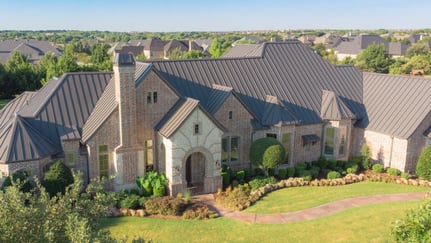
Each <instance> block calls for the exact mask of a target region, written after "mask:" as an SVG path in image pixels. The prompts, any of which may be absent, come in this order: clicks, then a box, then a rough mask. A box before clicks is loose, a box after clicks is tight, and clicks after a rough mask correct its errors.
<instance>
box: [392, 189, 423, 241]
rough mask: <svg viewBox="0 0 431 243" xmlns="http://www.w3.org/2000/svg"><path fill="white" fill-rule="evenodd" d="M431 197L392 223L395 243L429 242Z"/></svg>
mask: <svg viewBox="0 0 431 243" xmlns="http://www.w3.org/2000/svg"><path fill="white" fill-rule="evenodd" d="M430 222H431V197H429V196H428V197H427V198H426V199H425V200H423V201H422V202H421V205H420V206H419V207H418V208H416V209H415V210H411V211H410V212H408V213H407V215H406V217H405V218H404V219H401V220H397V221H395V222H394V225H393V227H392V235H394V237H395V240H396V242H429V241H430V236H431V224H430Z"/></svg>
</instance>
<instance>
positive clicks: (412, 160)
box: [405, 112, 431, 172]
mask: <svg viewBox="0 0 431 243" xmlns="http://www.w3.org/2000/svg"><path fill="white" fill-rule="evenodd" d="M430 126H431V112H430V113H428V115H427V116H425V119H424V120H423V121H422V122H421V124H420V125H419V126H418V128H417V129H416V131H415V132H414V133H413V135H412V136H411V137H410V138H409V139H408V147H407V158H406V168H405V170H406V171H410V172H414V171H416V164H417V161H418V159H419V156H420V154H421V152H422V150H423V148H424V147H425V146H426V141H427V138H426V137H425V136H424V132H425V131H426V129H428V128H429V127H430Z"/></svg>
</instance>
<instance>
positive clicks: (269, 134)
mask: <svg viewBox="0 0 431 243" xmlns="http://www.w3.org/2000/svg"><path fill="white" fill-rule="evenodd" d="M266 137H267V138H275V139H277V134H275V133H267V134H266Z"/></svg>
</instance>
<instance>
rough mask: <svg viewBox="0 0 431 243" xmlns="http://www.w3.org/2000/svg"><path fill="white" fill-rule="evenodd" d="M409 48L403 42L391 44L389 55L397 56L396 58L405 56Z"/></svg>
mask: <svg viewBox="0 0 431 243" xmlns="http://www.w3.org/2000/svg"><path fill="white" fill-rule="evenodd" d="M407 48H409V46H408V45H406V44H403V43H401V42H389V51H388V54H389V55H396V56H405V55H406V51H407Z"/></svg>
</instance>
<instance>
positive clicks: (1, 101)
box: [0, 100, 10, 110]
mask: <svg viewBox="0 0 431 243" xmlns="http://www.w3.org/2000/svg"><path fill="white" fill-rule="evenodd" d="M9 101H10V100H0V110H1V109H2V108H3V107H4V106H5V105H6V104H7V103H8V102H9Z"/></svg>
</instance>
